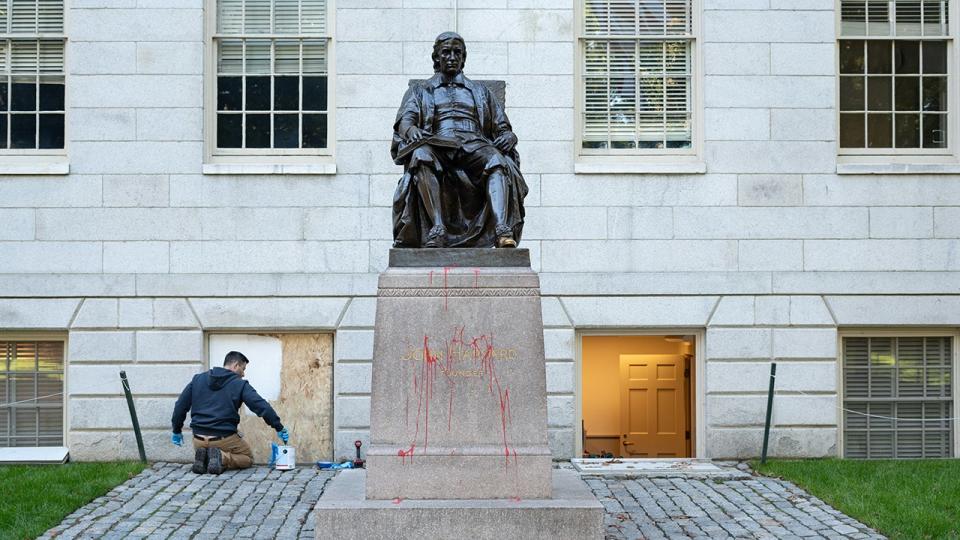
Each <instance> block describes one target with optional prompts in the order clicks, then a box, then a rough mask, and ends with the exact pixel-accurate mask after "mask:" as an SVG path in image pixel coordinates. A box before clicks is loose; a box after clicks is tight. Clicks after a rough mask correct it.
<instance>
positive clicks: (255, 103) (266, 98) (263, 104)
mask: <svg viewBox="0 0 960 540" xmlns="http://www.w3.org/2000/svg"><path fill="white" fill-rule="evenodd" d="M247 110H248V111H268V110H270V77H247Z"/></svg>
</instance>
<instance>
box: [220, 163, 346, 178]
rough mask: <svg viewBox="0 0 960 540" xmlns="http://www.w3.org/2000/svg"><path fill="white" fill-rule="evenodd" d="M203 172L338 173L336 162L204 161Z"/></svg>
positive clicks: (261, 173) (260, 173) (231, 173)
mask: <svg viewBox="0 0 960 540" xmlns="http://www.w3.org/2000/svg"><path fill="white" fill-rule="evenodd" d="M203 174H229V175H242V174H259V175H270V174H303V175H332V174H337V164H336V163H332V162H331V163H204V164H203Z"/></svg>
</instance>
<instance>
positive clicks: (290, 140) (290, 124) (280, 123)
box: [273, 114, 300, 148]
mask: <svg viewBox="0 0 960 540" xmlns="http://www.w3.org/2000/svg"><path fill="white" fill-rule="evenodd" d="M298 120H299V115H296V114H278V115H275V116H274V117H273V147H274V148H297V142H299V140H300V130H299V129H298Z"/></svg>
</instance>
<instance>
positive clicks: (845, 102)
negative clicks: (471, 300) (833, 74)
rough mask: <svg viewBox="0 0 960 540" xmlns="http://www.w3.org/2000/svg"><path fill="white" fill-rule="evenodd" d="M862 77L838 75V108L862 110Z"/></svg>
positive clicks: (842, 109)
mask: <svg viewBox="0 0 960 540" xmlns="http://www.w3.org/2000/svg"><path fill="white" fill-rule="evenodd" d="M863 82H864V78H863V77H840V110H841V111H862V110H863V104H864V100H863V95H864V84H863Z"/></svg>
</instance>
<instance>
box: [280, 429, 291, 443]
mask: <svg viewBox="0 0 960 540" xmlns="http://www.w3.org/2000/svg"><path fill="white" fill-rule="evenodd" d="M277 437H280V440H281V441H283V444H287V442H288V441H289V440H290V432H289V431H287V428H283V429H281V430H280V431H278V432H277Z"/></svg>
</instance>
